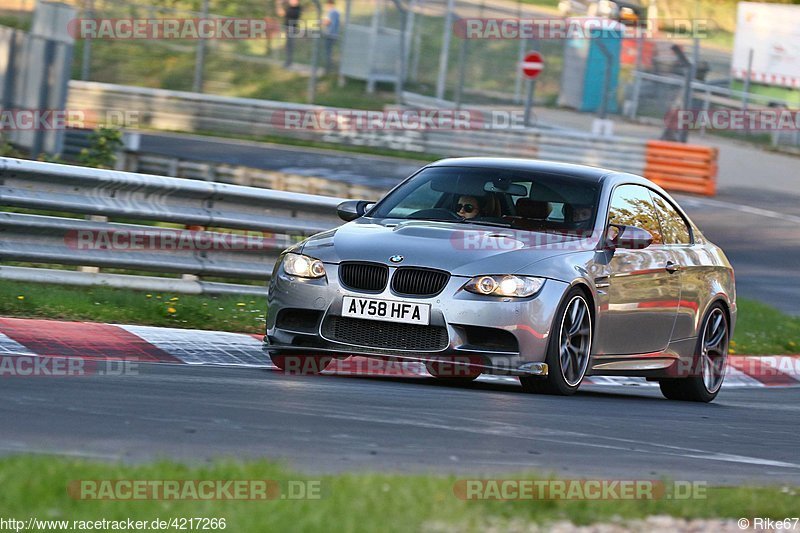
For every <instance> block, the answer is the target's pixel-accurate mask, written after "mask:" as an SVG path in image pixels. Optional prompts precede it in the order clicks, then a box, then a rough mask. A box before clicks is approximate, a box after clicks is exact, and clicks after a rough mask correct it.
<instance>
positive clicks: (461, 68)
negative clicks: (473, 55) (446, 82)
mask: <svg viewBox="0 0 800 533" xmlns="http://www.w3.org/2000/svg"><path fill="white" fill-rule="evenodd" d="M466 71H467V40H466V39H461V43H459V46H458V87H456V109H461V98H462V96H463V95H464V79H465V77H466V73H467V72H466Z"/></svg>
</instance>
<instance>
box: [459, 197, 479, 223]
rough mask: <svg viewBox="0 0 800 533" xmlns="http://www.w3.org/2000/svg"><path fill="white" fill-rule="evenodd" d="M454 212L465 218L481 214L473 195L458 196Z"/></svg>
mask: <svg viewBox="0 0 800 533" xmlns="http://www.w3.org/2000/svg"><path fill="white" fill-rule="evenodd" d="M456 213H457V214H458V216H460V217H463V218H465V219H470V218H475V217H476V216H478V215H480V214H481V208H480V205H479V204H478V199H477V198H475V197H474V196H459V197H458V203H457V204H456Z"/></svg>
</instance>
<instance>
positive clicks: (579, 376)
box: [519, 288, 592, 396]
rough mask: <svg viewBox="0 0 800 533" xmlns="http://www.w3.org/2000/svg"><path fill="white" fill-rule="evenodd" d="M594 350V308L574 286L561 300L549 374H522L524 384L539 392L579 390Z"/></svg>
mask: <svg viewBox="0 0 800 533" xmlns="http://www.w3.org/2000/svg"><path fill="white" fill-rule="evenodd" d="M591 353H592V313H591V309H590V307H589V302H588V300H587V298H586V296H585V294H584V293H583V291H581V290H580V289H578V288H574V289H572V290H570V291H569V292H568V293H567V296H566V297H565V298H564V300H563V301H562V302H561V305H560V306H559V308H558V311H557V313H556V320H555V323H554V325H553V328H552V329H551V331H550V343H549V345H548V349H547V357H546V359H545V362H546V363H547V366H548V369H549V371H548V374H547V377H546V378H538V377H527V376H525V377H520V378H519V381H520V383H522V388H523V389H524V390H525V391H527V392H533V393H538V394H557V395H561V396H568V395H570V394H575V391H577V390H578V387H580V385H581V382H582V381H583V377H584V376H585V375H586V370H587V368H588V367H589V359H590V355H591Z"/></svg>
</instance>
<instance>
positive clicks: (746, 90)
mask: <svg viewBox="0 0 800 533" xmlns="http://www.w3.org/2000/svg"><path fill="white" fill-rule="evenodd" d="M752 75H753V49H752V48H751V49H750V51H749V52H748V53H747V77H746V78H745V79H744V93H743V94H742V111H744V113H745V114H746V113H747V107H748V105H749V102H748V100H749V97H750V78H751V77H752ZM744 124H745V126H744V127H745V135H746V136H749V135H750V128H749V124H748V121H747V120H745V121H744Z"/></svg>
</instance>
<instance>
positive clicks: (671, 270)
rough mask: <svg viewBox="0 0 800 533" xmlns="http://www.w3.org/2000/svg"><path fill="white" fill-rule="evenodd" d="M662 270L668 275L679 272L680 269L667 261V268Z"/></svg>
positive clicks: (675, 264)
mask: <svg viewBox="0 0 800 533" xmlns="http://www.w3.org/2000/svg"><path fill="white" fill-rule="evenodd" d="M664 269H665V270H666V271H667V272H669V273H670V274H674V273H675V272H677V271H678V270H680V269H681V267H680V265H678V264H677V263H673V262H672V261H667V266H665V267H664Z"/></svg>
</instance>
